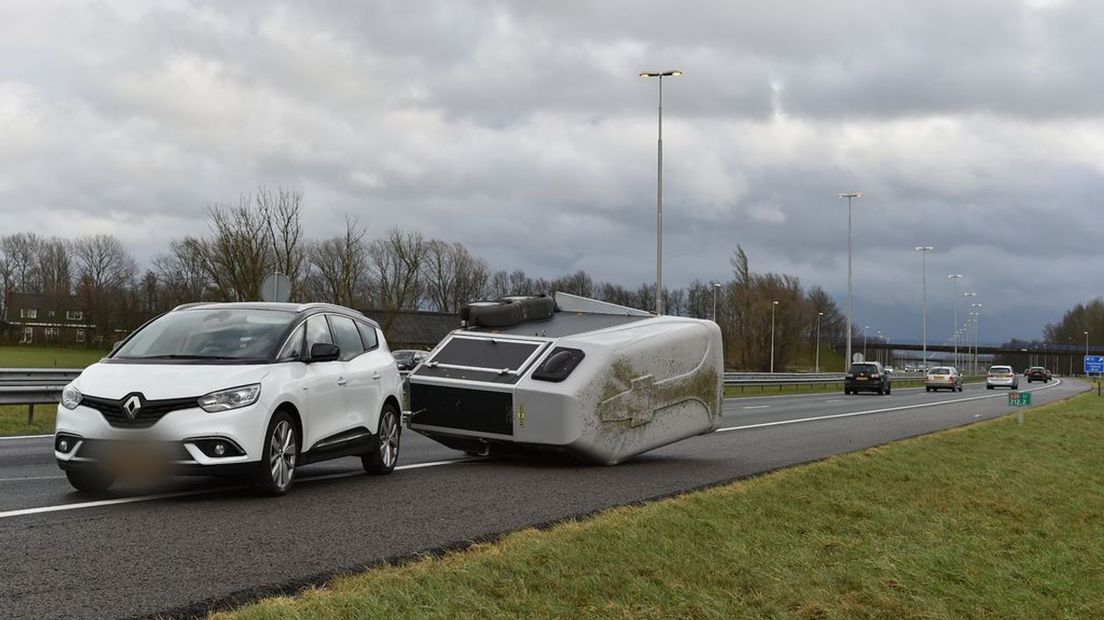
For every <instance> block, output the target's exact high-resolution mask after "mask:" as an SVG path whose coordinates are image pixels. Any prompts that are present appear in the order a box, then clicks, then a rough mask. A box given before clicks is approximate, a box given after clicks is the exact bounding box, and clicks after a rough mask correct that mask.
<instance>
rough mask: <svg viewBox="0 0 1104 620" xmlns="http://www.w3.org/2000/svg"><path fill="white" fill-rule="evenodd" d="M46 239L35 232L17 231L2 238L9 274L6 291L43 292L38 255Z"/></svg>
mask: <svg viewBox="0 0 1104 620" xmlns="http://www.w3.org/2000/svg"><path fill="white" fill-rule="evenodd" d="M43 243H44V241H43V240H42V239H41V238H40V237H38V236H37V235H35V234H34V233H16V234H14V235H7V236H5V237H3V238H0V254H2V255H3V258H2V261H3V263H4V265H5V266H4V267H3V269H4V271H5V273H7V274H8V279H7V281H6V284H5V292H14V291H19V292H22V293H41V292H42V278H41V276H40V274H39V271H38V255H39V253H40V251H41V248H42V245H43Z"/></svg>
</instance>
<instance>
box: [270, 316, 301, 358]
mask: <svg viewBox="0 0 1104 620" xmlns="http://www.w3.org/2000/svg"><path fill="white" fill-rule="evenodd" d="M306 329H307V328H306V327H304V326H302V325H300V326H299V328H298V329H296V330H295V333H293V334H292V335H291V338H288V340H287V343H286V344H284V348H283V349H281V350H280V355H279V356H278V357H277V358H276V361H279V362H292V361H295V360H298V359H301V358H302V355H303V337H304V334H305V333H306Z"/></svg>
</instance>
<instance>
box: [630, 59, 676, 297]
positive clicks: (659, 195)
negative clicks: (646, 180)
mask: <svg viewBox="0 0 1104 620" xmlns="http://www.w3.org/2000/svg"><path fill="white" fill-rule="evenodd" d="M680 75H682V71H679V70H677V69H673V70H670V71H659V72H649V71H641V72H640V77H642V78H659V140H658V141H657V155H656V314H657V315H660V314H663V78H665V77H678V76H680Z"/></svg>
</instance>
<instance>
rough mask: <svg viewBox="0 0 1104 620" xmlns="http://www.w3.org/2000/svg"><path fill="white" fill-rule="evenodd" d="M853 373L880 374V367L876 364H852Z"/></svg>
mask: <svg viewBox="0 0 1104 620" xmlns="http://www.w3.org/2000/svg"><path fill="white" fill-rule="evenodd" d="M851 372H852V373H856V372H866V373H871V372H878V367H877V366H875V365H874V364H852V365H851Z"/></svg>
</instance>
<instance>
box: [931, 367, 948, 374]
mask: <svg viewBox="0 0 1104 620" xmlns="http://www.w3.org/2000/svg"><path fill="white" fill-rule="evenodd" d="M928 374H929V375H949V374H951V369H950V368H932V369H931V370H929V371H928Z"/></svg>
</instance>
